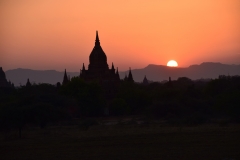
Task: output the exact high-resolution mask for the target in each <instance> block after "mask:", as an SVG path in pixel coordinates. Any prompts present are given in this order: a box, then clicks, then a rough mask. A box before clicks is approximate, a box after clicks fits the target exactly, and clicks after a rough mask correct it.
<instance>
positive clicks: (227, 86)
mask: <svg viewBox="0 0 240 160" xmlns="http://www.w3.org/2000/svg"><path fill="white" fill-rule="evenodd" d="M239 115H240V77H239V76H219V78H218V79H215V80H210V81H192V80H190V79H188V78H186V77H182V78H179V79H178V80H177V81H169V82H167V83H164V84H161V83H156V82H154V83H150V84H148V85H143V84H137V83H133V82H128V81H121V83H120V84H118V85H117V86H115V87H112V86H109V85H106V84H99V83H98V82H91V83H87V82H84V81H83V80H81V79H80V78H72V79H71V81H70V82H69V83H68V84H66V85H63V86H60V85H57V86H53V85H50V84H34V85H31V86H21V87H20V88H1V89H0V133H1V140H2V141H3V143H1V145H0V151H1V152H2V153H4V156H5V158H4V159H8V158H10V159H19V158H17V157H25V158H22V159H33V157H34V159H51V158H54V159H61V158H62V159H66V158H67V157H70V158H69V159H71V157H73V158H76V159H77V158H78V159H80V157H82V158H84V159H87V157H89V158H91V159H96V157H97V159H106V158H107V157H109V159H115V158H113V157H117V155H119V159H125V158H128V159H140V158H141V159H147V158H149V157H150V159H154V158H156V159H157V158H159V157H160V158H162V159H178V158H177V157H180V158H182V159H198V158H199V156H203V157H205V158H204V159H211V158H208V157H211V156H212V157H215V158H213V159H219V158H239V154H237V149H236V148H240V146H239V140H238V139H240V138H238V137H239V135H240V134H239V133H240V132H239V126H238V123H239V122H240V116H239ZM133 116H134V117H140V118H139V119H134V118H133V119H132V120H131V121H129V122H128V124H127V125H126V124H124V122H121V121H119V120H121V119H123V117H125V118H126V117H133ZM104 117H105V118H106V117H107V118H114V119H118V123H117V124H120V125H117V124H116V123H115V122H112V121H109V124H113V123H114V124H115V125H110V126H111V127H110V129H109V126H108V125H103V124H102V123H101V121H100V120H101V119H102V118H104ZM154 121H156V122H158V124H157V125H153V124H154V123H153V122H154ZM160 122H161V125H159V124H160ZM121 124H122V125H123V126H124V127H121ZM162 124H164V127H161V126H162ZM206 125H207V126H209V125H214V126H215V127H216V126H217V128H216V130H214V128H213V129H209V128H208V129H206V130H205V128H204V127H202V126H206ZM96 126H97V127H96ZM129 126H131V127H129ZM142 126H143V127H142ZM156 126H157V127H156ZM233 126H234V127H233ZM128 127H129V128H128ZM146 127H147V128H146ZM189 127H190V130H191V131H188V129H189ZM94 128H95V130H94ZM96 128H98V129H96ZM111 128H112V129H111ZM173 128H175V129H176V128H177V130H176V131H171V129H173ZM191 128H192V129H191ZM194 128H195V129H196V130H194ZM110 130H113V131H112V132H113V133H112V134H111V131H110ZM121 132H124V133H125V132H126V133H125V134H119V133H121ZM16 133H17V135H18V136H17V137H20V138H16V137H15V136H16ZM93 133H94V134H93ZM98 133H99V134H98ZM102 133H104V134H105V133H106V134H107V133H109V134H107V135H105V136H101V134H102ZM91 134H93V136H84V135H91ZM11 135H13V136H11ZM50 150H51V151H50ZM11 153H14V154H11ZM15 153H16V154H15ZM42 153H43V154H42ZM41 156H42V157H41ZM195 156H196V157H195ZM201 159H202V158H201Z"/></svg>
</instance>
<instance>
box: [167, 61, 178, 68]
mask: <svg viewBox="0 0 240 160" xmlns="http://www.w3.org/2000/svg"><path fill="white" fill-rule="evenodd" d="M167 66H168V67H177V66H178V63H177V62H176V61H174V60H170V61H168V63H167Z"/></svg>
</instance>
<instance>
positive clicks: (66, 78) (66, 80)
mask: <svg viewBox="0 0 240 160" xmlns="http://www.w3.org/2000/svg"><path fill="white" fill-rule="evenodd" d="M68 78H69V77H68V76H67V71H66V69H65V72H64V77H63V82H62V84H63V85H64V84H67V83H68V82H69V79H68Z"/></svg>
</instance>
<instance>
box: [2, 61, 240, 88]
mask: <svg viewBox="0 0 240 160" xmlns="http://www.w3.org/2000/svg"><path fill="white" fill-rule="evenodd" d="M128 72H129V71H128V70H127V71H120V72H119V75H120V78H121V79H123V78H124V77H125V75H127V74H128ZM5 73H6V78H7V80H10V81H11V82H13V83H14V84H15V86H20V85H25V84H26V82H27V79H28V78H29V79H30V81H31V82H32V83H49V84H56V83H57V82H62V80H63V75H64V71H62V72H59V71H55V70H31V69H21V68H18V69H13V70H7V71H6V72H5ZM67 74H68V75H69V76H70V77H74V76H79V74H80V73H79V72H67ZM132 75H133V79H134V81H135V82H142V81H143V79H144V76H145V75H146V77H147V79H148V80H150V81H157V82H161V81H163V80H168V78H169V77H171V79H172V80H176V79H178V78H179V77H188V78H190V79H192V80H198V79H214V78H218V76H219V75H230V76H233V75H240V65H229V64H221V63H215V62H204V63H202V64H200V65H191V66H189V67H187V68H181V67H167V66H163V65H154V64H149V65H148V66H147V67H145V68H142V69H132Z"/></svg>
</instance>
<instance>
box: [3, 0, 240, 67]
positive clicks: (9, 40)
mask: <svg viewBox="0 0 240 160" xmlns="http://www.w3.org/2000/svg"><path fill="white" fill-rule="evenodd" d="M0 22H1V25H0V66H2V67H3V69H4V70H8V69H14V68H30V69H55V70H59V71H63V70H64V68H67V70H68V71H79V70H80V68H81V66H82V63H85V65H88V63H89V60H88V58H89V54H90V53H91V51H92V48H93V46H94V41H95V32H96V30H98V31H99V36H100V41H101V46H102V48H103V50H104V51H105V53H106V54H107V57H108V64H109V65H111V63H112V62H114V64H115V66H116V67H119V70H121V71H123V70H127V69H128V68H129V67H131V68H133V69H134V68H143V67H145V66H147V65H148V64H160V65H166V64H167V62H168V61H169V60H171V59H174V60H176V61H177V62H178V64H179V66H180V67H187V66H189V65H191V64H200V63H202V62H204V61H205V62H206V61H208V62H209V61H214V62H216V61H219V62H222V63H228V64H240V1H239V0H151V1H146V0H116V1H113V0H101V1H97V0H87V1H86V0H34V1H33V0H1V1H0Z"/></svg>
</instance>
